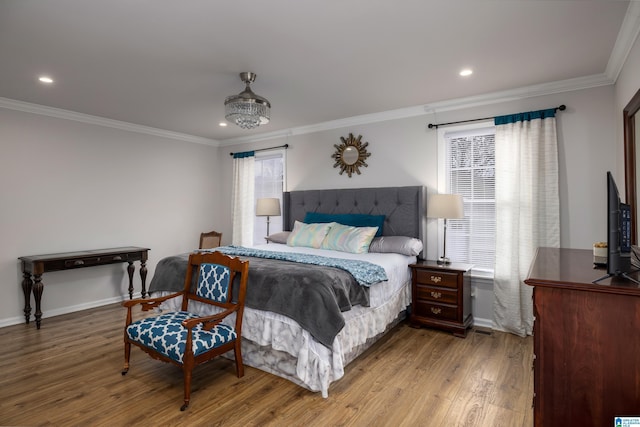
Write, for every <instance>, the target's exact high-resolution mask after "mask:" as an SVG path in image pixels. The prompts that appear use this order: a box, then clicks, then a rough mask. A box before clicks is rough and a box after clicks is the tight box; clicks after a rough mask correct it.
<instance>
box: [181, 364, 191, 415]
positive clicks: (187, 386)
mask: <svg viewBox="0 0 640 427" xmlns="http://www.w3.org/2000/svg"><path fill="white" fill-rule="evenodd" d="M192 369H193V366H187V364H184V365H182V373H183V376H184V404H183V405H182V406H181V407H180V410H181V411H184V410H185V409H187V407H188V406H189V400H190V399H191V370H192Z"/></svg>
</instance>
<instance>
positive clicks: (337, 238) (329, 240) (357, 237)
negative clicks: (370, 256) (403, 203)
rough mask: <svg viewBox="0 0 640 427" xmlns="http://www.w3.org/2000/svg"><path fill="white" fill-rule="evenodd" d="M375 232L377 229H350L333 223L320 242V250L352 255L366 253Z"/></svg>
mask: <svg viewBox="0 0 640 427" xmlns="http://www.w3.org/2000/svg"><path fill="white" fill-rule="evenodd" d="M377 231H378V227H352V226H350V225H342V224H338V223H334V225H333V227H331V229H330V230H329V233H328V234H327V237H325V238H324V240H323V241H322V249H331V250H334V251H341V252H350V253H353V254H362V253H366V252H368V251H369V245H370V244H371V240H373V238H374V237H375V235H376V232H377Z"/></svg>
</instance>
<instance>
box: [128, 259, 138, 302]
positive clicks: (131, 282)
mask: <svg viewBox="0 0 640 427" xmlns="http://www.w3.org/2000/svg"><path fill="white" fill-rule="evenodd" d="M127 262H128V263H129V266H128V267H127V273H129V299H133V272H134V271H135V269H136V267H135V266H134V265H133V261H127Z"/></svg>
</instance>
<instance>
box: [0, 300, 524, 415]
mask: <svg viewBox="0 0 640 427" xmlns="http://www.w3.org/2000/svg"><path fill="white" fill-rule="evenodd" d="M124 317H125V310H124V308H122V307H121V306H120V305H119V304H112V305H108V306H105V307H100V308H95V309H91V310H86V311H82V312H77V313H72V314H68V315H63V316H57V317H52V318H44V319H43V322H42V328H41V329H40V330H37V329H36V327H35V324H33V323H31V324H29V325H14V326H9V327H5V328H1V329H0V345H1V346H2V351H0V373H1V374H0V425H21V426H36V425H42V426H48V425H50V426H68V425H109V426H136V425H154V426H155V425H163V426H165V425H170V426H199V425H203V426H205V425H206V426H306V427H308V426H374V425H375V426H492V427H493V426H509V427H514V426H523V427H529V426H532V425H533V411H532V408H531V402H532V396H533V371H532V369H531V366H532V365H531V363H532V354H533V339H532V338H531V337H528V338H519V337H517V336H514V335H511V334H506V333H500V332H494V333H492V334H485V333H481V332H470V333H469V335H468V336H467V338H466V339H460V338H455V337H453V336H452V335H450V334H447V333H445V332H440V331H436V330H430V329H413V328H410V327H409V326H407V324H406V323H402V324H400V325H398V326H397V327H396V328H395V329H394V330H393V331H391V333H389V334H388V335H387V336H386V337H385V338H384V339H383V340H381V341H380V342H378V343H376V344H375V345H374V346H373V347H372V348H371V349H369V350H368V351H367V352H366V353H364V354H363V355H361V356H360V357H359V358H358V359H356V360H355V361H354V362H352V363H351V364H350V365H349V366H348V367H347V369H346V373H345V376H344V377H343V378H342V379H341V380H339V381H338V382H336V383H334V384H333V385H332V386H331V387H330V389H329V398H328V399H323V398H322V397H321V396H320V394H319V393H311V392H309V391H307V390H306V389H303V388H301V387H299V386H297V385H295V384H293V383H291V382H289V381H286V380H284V379H281V378H279V377H276V376H274V375H271V374H268V373H265V372H262V371H260V370H257V369H254V368H251V367H249V366H246V367H245V376H244V377H243V378H240V379H239V378H237V377H236V376H235V368H234V365H233V362H232V361H230V360H227V359H224V358H219V359H216V360H213V361H211V362H210V363H207V364H204V365H201V366H198V367H196V369H195V370H194V375H193V384H192V394H191V405H190V406H189V408H188V409H187V411H186V412H180V409H179V408H180V405H181V404H182V393H183V390H182V387H183V382H182V372H181V370H180V369H179V368H177V367H175V366H173V365H169V364H165V363H162V362H159V361H157V360H153V359H151V358H150V357H149V356H147V355H146V354H145V353H143V352H142V351H140V350H139V349H136V348H133V349H132V351H131V369H130V370H129V373H128V374H127V375H126V376H122V375H121V374H120V371H121V369H122V365H123V360H124V359H123V358H124V356H123V344H122V327H123V326H124ZM138 317H140V315H138Z"/></svg>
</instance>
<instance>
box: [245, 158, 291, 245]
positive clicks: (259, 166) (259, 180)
mask: <svg viewBox="0 0 640 427" xmlns="http://www.w3.org/2000/svg"><path fill="white" fill-rule="evenodd" d="M283 183H284V152H278V153H274V152H270V153H266V154H264V155H259V153H256V163H255V190H254V191H255V198H256V200H255V202H256V203H257V201H258V199H261V198H263V197H275V198H278V199H280V208H281V209H282V190H283V188H284V186H283ZM279 231H282V217H281V216H277V217H269V233H270V234H273V233H277V232H279ZM266 236H267V217H264V216H256V217H255V219H254V226H253V244H254V245H257V244H262V243H265V240H264V238H265V237H266Z"/></svg>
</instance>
